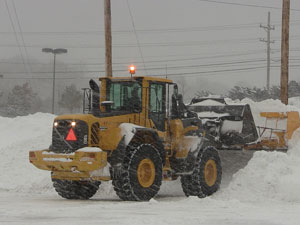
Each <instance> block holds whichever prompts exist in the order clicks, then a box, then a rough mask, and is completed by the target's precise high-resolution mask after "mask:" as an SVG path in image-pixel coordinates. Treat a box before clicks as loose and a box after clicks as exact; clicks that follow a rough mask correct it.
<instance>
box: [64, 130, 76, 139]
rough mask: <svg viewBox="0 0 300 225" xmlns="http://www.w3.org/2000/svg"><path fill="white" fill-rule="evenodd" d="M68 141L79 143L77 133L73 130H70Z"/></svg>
mask: <svg viewBox="0 0 300 225" xmlns="http://www.w3.org/2000/svg"><path fill="white" fill-rule="evenodd" d="M66 140H67V141H77V137H76V136H75V133H74V131H73V129H72V128H71V129H70V130H69V133H68V135H67V137H66Z"/></svg>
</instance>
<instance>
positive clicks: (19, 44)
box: [4, 0, 28, 73]
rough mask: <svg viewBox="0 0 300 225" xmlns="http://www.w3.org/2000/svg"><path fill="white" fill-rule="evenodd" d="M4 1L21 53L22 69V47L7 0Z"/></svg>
mask: <svg viewBox="0 0 300 225" xmlns="http://www.w3.org/2000/svg"><path fill="white" fill-rule="evenodd" d="M4 2H5V6H6V10H7V12H8V15H9V20H10V24H11V27H12V29H13V31H14V34H15V39H16V42H17V47H18V48H19V51H20V54H21V58H22V62H23V65H24V69H25V70H27V68H26V64H25V60H24V56H23V53H22V49H21V45H20V43H19V39H18V37H17V33H16V29H15V25H14V22H13V19H12V16H11V13H10V10H9V7H8V4H7V1H6V0H4ZM27 73H28V71H27Z"/></svg>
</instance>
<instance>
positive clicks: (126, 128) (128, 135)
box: [120, 123, 141, 145]
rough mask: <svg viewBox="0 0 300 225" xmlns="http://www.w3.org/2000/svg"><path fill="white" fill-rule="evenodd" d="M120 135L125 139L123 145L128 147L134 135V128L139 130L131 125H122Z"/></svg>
mask: <svg viewBox="0 0 300 225" xmlns="http://www.w3.org/2000/svg"><path fill="white" fill-rule="evenodd" d="M120 128H121V135H122V136H124V137H125V145H128V144H129V142H130V141H131V139H132V138H133V136H134V134H135V128H141V126H137V125H134V124H131V123H122V124H121V125H120Z"/></svg>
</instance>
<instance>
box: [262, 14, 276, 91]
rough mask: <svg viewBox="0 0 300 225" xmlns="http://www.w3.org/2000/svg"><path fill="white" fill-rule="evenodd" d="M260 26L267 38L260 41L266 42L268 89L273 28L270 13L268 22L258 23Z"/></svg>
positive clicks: (268, 85) (268, 86) (268, 87)
mask: <svg viewBox="0 0 300 225" xmlns="http://www.w3.org/2000/svg"><path fill="white" fill-rule="evenodd" d="M260 28H263V29H264V30H265V31H266V32H267V40H265V39H264V38H261V39H260V41H262V42H265V43H267V90H268V91H269V90H270V67H271V44H273V43H274V41H271V30H275V27H274V26H271V13H270V12H268V24H267V26H263V25H261V24H260Z"/></svg>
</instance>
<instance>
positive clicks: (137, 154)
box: [113, 144, 162, 201]
mask: <svg viewBox="0 0 300 225" xmlns="http://www.w3.org/2000/svg"><path fill="white" fill-rule="evenodd" d="M161 181H162V159H161V156H160V154H159V151H158V150H157V149H156V148H155V147H153V146H152V145H150V144H141V145H137V146H135V147H134V146H128V147H127V153H126V155H125V157H124V159H123V163H122V165H121V166H120V167H115V168H114V169H113V186H114V189H115V191H116V193H117V195H118V196H119V197H120V199H122V200H127V201H149V200H150V199H151V198H153V197H154V196H155V195H156V194H157V192H158V191H159V189H160V185H161Z"/></svg>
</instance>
